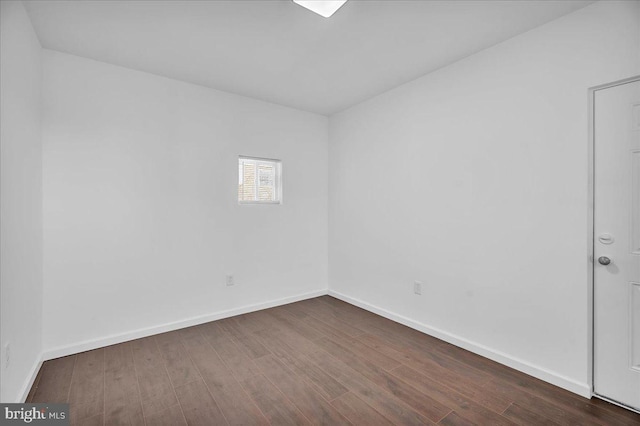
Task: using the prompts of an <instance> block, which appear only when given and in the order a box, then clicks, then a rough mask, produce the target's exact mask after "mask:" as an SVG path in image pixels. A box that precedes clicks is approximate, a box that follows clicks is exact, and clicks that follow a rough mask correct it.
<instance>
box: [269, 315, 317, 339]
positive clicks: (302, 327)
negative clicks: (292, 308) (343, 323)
mask: <svg viewBox="0 0 640 426" xmlns="http://www.w3.org/2000/svg"><path fill="white" fill-rule="evenodd" d="M269 314H270V315H271V316H273V317H274V318H275V319H276V320H277V321H278V322H280V323H281V324H282V325H283V326H285V327H286V328H288V329H290V330H293V331H295V332H297V333H298V334H300V335H301V336H302V337H304V338H305V339H308V340H316V339H319V338H321V337H324V335H323V334H321V333H319V332H318V331H317V330H314V329H313V328H311V327H309V326H307V325H306V324H303V323H301V322H300V321H297V320H296V319H292V318H291V317H290V316H289V315H288V314H287V312H286V310H284V309H280V310H276V309H274V310H271V311H269Z"/></svg>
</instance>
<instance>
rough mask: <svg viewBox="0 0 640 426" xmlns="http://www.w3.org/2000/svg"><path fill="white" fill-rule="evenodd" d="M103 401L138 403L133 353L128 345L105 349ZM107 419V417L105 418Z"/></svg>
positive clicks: (123, 344)
mask: <svg viewBox="0 0 640 426" xmlns="http://www.w3.org/2000/svg"><path fill="white" fill-rule="evenodd" d="M104 354H105V367H104V372H105V378H104V399H105V401H107V402H109V401H115V400H120V399H123V400H126V401H138V400H139V399H140V396H139V392H138V379H137V378H136V371H135V367H134V364H133V353H132V347H131V344H130V343H121V344H119V345H113V346H108V347H106V348H105V353H104ZM107 417H108V416H107Z"/></svg>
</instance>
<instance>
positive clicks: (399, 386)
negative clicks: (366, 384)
mask: <svg viewBox="0 0 640 426" xmlns="http://www.w3.org/2000/svg"><path fill="white" fill-rule="evenodd" d="M318 344H319V345H320V346H321V347H322V348H323V349H324V350H326V351H327V352H328V353H330V354H331V355H333V356H334V357H335V358H336V359H338V360H340V361H342V362H343V363H344V364H345V365H348V366H349V368H351V369H353V370H355V371H357V372H358V373H360V374H361V375H362V376H364V377H366V378H367V379H368V380H369V381H371V382H372V383H375V384H376V385H378V386H379V387H380V388H381V389H384V390H385V391H387V392H389V393H390V394H392V395H393V396H395V397H396V398H398V399H399V400H401V401H403V402H404V403H406V404H407V405H409V406H410V407H412V408H413V409H414V410H415V411H416V412H418V413H420V414H421V415H423V416H424V417H426V418H428V419H429V420H431V421H433V422H434V423H436V422H438V421H439V420H440V419H442V418H443V417H444V416H446V415H447V414H448V413H449V412H450V411H451V408H450V407H447V406H445V405H443V404H441V403H439V402H438V401H436V400H434V399H433V398H431V397H429V396H426V395H424V394H421V393H420V392H418V391H417V390H416V389H415V388H413V387H411V386H409V385H407V384H406V383H405V382H403V381H402V380H400V379H398V378H397V377H395V376H393V375H392V374H390V373H388V372H387V371H386V370H384V369H382V368H380V367H378V366H377V365H375V364H373V363H372V362H370V361H368V360H367V359H365V358H361V357H359V356H357V355H356V354H354V353H353V352H351V351H350V350H349V349H347V348H346V347H344V346H341V345H339V344H337V343H335V342H333V341H332V340H330V339H321V340H320V341H318Z"/></svg>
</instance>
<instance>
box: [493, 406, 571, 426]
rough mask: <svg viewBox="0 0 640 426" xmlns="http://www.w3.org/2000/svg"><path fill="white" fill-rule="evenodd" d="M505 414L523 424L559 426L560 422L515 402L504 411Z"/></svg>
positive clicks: (525, 425) (522, 425) (524, 425)
mask: <svg viewBox="0 0 640 426" xmlns="http://www.w3.org/2000/svg"><path fill="white" fill-rule="evenodd" d="M503 415H504V416H505V417H507V418H509V419H511V420H513V421H514V422H515V423H517V424H519V425H521V426H529V425H541V426H559V423H556V422H554V421H553V420H551V419H547V418H546V417H544V416H542V415H540V414H538V413H534V412H533V411H529V410H527V409H526V408H523V407H521V406H519V405H518V404H515V403H514V404H511V405H510V406H509V408H507V409H506V410H505V411H504V413H503Z"/></svg>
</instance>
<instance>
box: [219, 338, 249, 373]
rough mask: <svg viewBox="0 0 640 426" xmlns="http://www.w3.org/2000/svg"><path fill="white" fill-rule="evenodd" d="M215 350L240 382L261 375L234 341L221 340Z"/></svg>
mask: <svg viewBox="0 0 640 426" xmlns="http://www.w3.org/2000/svg"><path fill="white" fill-rule="evenodd" d="M214 349H215V351H216V352H217V353H218V355H220V358H222V361H223V362H224V363H225V364H226V365H227V367H228V368H229V370H231V372H232V373H233V375H234V376H235V377H236V378H237V379H238V381H242V380H245V379H248V378H249V377H252V376H256V375H258V374H260V370H259V369H258V367H257V366H256V364H255V363H254V362H253V360H252V359H250V358H249V357H248V356H247V355H246V354H245V353H244V352H243V351H242V350H241V349H240V348H239V347H238V345H237V344H236V343H235V342H234V341H233V340H231V339H226V340H220V341H219V342H218V344H217V345H216V346H215V347H214Z"/></svg>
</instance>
